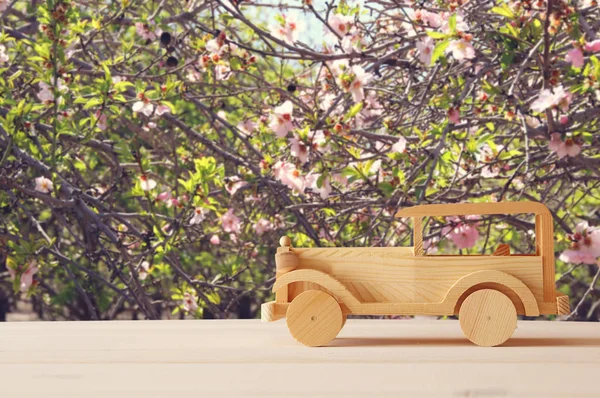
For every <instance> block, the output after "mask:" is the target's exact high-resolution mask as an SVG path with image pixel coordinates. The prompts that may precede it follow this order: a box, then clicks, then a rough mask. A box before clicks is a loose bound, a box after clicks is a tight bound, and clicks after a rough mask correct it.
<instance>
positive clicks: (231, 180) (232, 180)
mask: <svg viewBox="0 0 600 398" xmlns="http://www.w3.org/2000/svg"><path fill="white" fill-rule="evenodd" d="M246 185H248V183H247V182H246V181H244V180H242V179H240V177H238V176H233V177H228V181H227V182H226V183H225V189H226V190H227V192H229V194H230V195H232V196H233V195H235V193H236V192H237V191H238V189H240V188H242V187H244V186H246Z"/></svg>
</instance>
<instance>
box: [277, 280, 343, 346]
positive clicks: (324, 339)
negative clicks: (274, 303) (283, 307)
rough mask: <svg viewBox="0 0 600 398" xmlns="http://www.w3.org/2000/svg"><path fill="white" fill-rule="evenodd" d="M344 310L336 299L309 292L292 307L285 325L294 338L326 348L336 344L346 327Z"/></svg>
mask: <svg viewBox="0 0 600 398" xmlns="http://www.w3.org/2000/svg"><path fill="white" fill-rule="evenodd" d="M343 321H344V316H343V314H342V308H341V307H340V304H339V303H338V302H337V300H336V299H335V298H333V297H332V296H331V295H329V294H327V293H325V292H323V291H320V290H307V291H305V292H302V293H301V294H299V295H298V296H297V297H296V298H295V299H294V300H293V301H292V302H291V304H290V305H289V307H288V309H287V313H286V322H287V325H288V329H289V330H290V333H291V335H292V336H293V337H294V339H296V341H298V342H299V343H302V344H304V345H306V346H310V347H318V346H323V345H326V344H327V343H329V342H330V341H331V340H333V339H334V338H335V337H336V336H337V335H338V333H339V332H340V330H341V329H342V326H343V324H344V322H343Z"/></svg>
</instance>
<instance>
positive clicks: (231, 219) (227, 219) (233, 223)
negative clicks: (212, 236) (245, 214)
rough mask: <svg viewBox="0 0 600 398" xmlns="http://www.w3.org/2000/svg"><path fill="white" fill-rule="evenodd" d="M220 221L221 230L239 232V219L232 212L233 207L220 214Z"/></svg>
mask: <svg viewBox="0 0 600 398" xmlns="http://www.w3.org/2000/svg"><path fill="white" fill-rule="evenodd" d="M221 223H222V224H223V231H225V232H231V233H233V234H237V233H239V232H240V229H241V225H240V219H239V218H238V217H237V216H236V215H235V214H233V209H229V210H227V212H226V213H225V214H223V215H222V216H221Z"/></svg>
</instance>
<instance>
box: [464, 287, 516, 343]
mask: <svg viewBox="0 0 600 398" xmlns="http://www.w3.org/2000/svg"><path fill="white" fill-rule="evenodd" d="M458 319H459V321H460V327H461V329H462V331H463V333H464V334H465V336H466V337H467V338H468V339H469V340H471V341H472V342H473V343H475V344H477V345H479V346H483V347H493V346H497V345H500V344H502V343H504V342H505V341H506V340H508V339H509V338H510V336H512V335H513V333H514V331H515V328H516V327H517V310H516V308H515V305H514V304H513V302H512V301H511V300H510V298H508V297H507V296H506V295H505V294H503V293H501V292H499V291H497V290H494V289H482V290H477V291H475V292H473V293H471V294H470V295H469V296H468V297H467V298H466V299H465V301H464V302H463V303H462V305H461V306H460V310H459V312H458Z"/></svg>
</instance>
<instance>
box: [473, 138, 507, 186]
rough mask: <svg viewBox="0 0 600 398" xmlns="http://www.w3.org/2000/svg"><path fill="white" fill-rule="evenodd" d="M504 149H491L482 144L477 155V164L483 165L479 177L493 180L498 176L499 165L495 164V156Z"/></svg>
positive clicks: (499, 147) (498, 146) (501, 147)
mask: <svg viewBox="0 0 600 398" xmlns="http://www.w3.org/2000/svg"><path fill="white" fill-rule="evenodd" d="M503 149H504V146H502V145H496V149H492V148H491V147H490V146H489V145H488V144H484V145H483V146H482V147H481V148H480V149H479V153H478V154H477V160H478V161H479V163H484V164H485V165H484V166H483V167H482V169H481V176H482V177H484V178H493V177H496V176H497V175H498V174H500V165H499V164H498V163H497V156H498V153H499V152H500V151H502V150H503Z"/></svg>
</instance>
